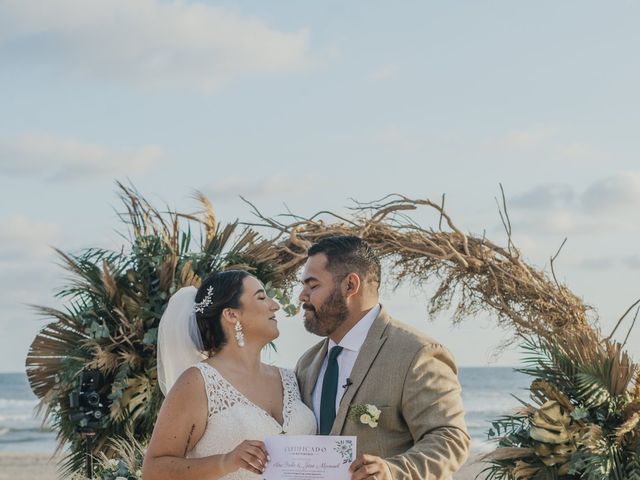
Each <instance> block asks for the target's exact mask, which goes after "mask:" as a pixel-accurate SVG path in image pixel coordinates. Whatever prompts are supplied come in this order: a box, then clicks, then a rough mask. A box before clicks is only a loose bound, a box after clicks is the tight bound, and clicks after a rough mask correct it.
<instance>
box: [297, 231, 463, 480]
mask: <svg viewBox="0 0 640 480" xmlns="http://www.w3.org/2000/svg"><path fill="white" fill-rule="evenodd" d="M302 282H303V285H304V288H303V290H302V293H301V294H300V300H301V301H302V302H303V309H304V324H305V327H306V329H307V330H308V331H310V332H311V333H315V334H316V335H320V336H322V337H326V338H325V339H324V340H323V341H321V342H320V343H318V344H317V345H315V346H314V347H312V348H311V349H309V350H308V351H307V352H306V353H305V354H304V355H303V356H302V357H301V358H300V360H299V361H298V365H297V366H296V374H297V376H298V382H299V384H300V389H301V392H302V398H303V401H304V402H305V403H306V404H307V405H308V406H309V407H310V408H312V409H313V411H314V413H315V415H316V419H317V420H318V427H319V433H320V434H322V435H329V434H330V435H355V436H357V437H358V457H357V458H356V460H355V462H354V463H353V464H352V465H351V469H350V470H351V472H352V479H353V480H361V479H374V478H375V479H376V480H387V479H402V480H417V479H429V480H436V479H450V478H451V475H452V474H453V473H454V472H455V471H456V470H458V469H459V468H460V466H461V465H462V464H463V463H464V461H465V460H466V458H467V455H468V448H469V435H468V434H467V431H466V426H465V422H464V410H463V407H462V401H461V398H460V384H459V383H458V379H457V376H456V366H455V363H454V360H453V358H452V356H451V354H450V353H449V352H448V351H447V350H446V349H445V348H444V347H443V346H442V345H441V344H439V343H438V342H436V341H435V340H433V339H431V338H429V337H427V336H426V335H423V334H421V333H420V332H418V331H416V330H413V329H412V328H411V327H409V326H407V325H405V324H403V323H400V322H398V321H396V320H394V319H393V318H391V316H390V315H389V314H388V313H387V312H386V311H385V309H384V308H383V307H382V306H381V305H380V304H379V303H378V289H379V286H380V261H379V260H378V258H377V257H376V255H375V253H374V251H373V249H372V248H371V247H370V246H369V244H368V243H367V242H365V241H364V240H362V239H360V238H358V237H353V236H336V237H330V238H325V239H323V240H321V241H320V242H319V243H317V244H315V245H313V246H312V247H311V248H310V249H309V251H308V258H307V262H306V264H305V267H304V272H303V274H302ZM366 405H373V406H374V407H376V408H377V409H378V410H379V411H380V415H379V419H378V422H377V424H376V422H375V421H373V420H374V418H372V419H370V418H367V417H363V418H362V419H361V418H360V414H361V413H362V409H363V408H366V407H365V406H366ZM356 410H360V411H358V412H357V413H356ZM370 410H371V409H370ZM372 413H373V414H375V413H376V411H375V409H373V412H372ZM374 417H375V415H374ZM362 420H365V421H367V422H368V423H363V421H362Z"/></svg>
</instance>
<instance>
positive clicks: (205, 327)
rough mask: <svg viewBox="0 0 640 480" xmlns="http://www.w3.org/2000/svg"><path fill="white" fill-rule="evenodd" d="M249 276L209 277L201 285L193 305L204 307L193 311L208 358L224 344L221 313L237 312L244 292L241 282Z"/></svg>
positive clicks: (221, 274)
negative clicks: (225, 311) (230, 310)
mask: <svg viewBox="0 0 640 480" xmlns="http://www.w3.org/2000/svg"><path fill="white" fill-rule="evenodd" d="M249 275H250V273H248V272H245V271H244V270H227V271H226V272H217V273H212V274H210V275H208V276H207V278H205V279H204V281H203V282H202V284H201V285H200V288H199V289H198V293H196V304H202V303H203V301H204V303H205V304H206V305H203V306H204V308H201V309H198V310H196V322H197V324H198V330H200V336H201V337H202V344H203V346H204V349H205V350H206V351H208V352H209V354H213V353H215V352H217V351H219V350H220V349H221V348H222V347H223V346H225V345H226V344H227V337H226V335H225V334H224V330H223V329H222V321H221V317H222V311H223V310H224V309H225V308H240V297H241V296H242V292H243V291H244V289H243V286H242V282H243V281H244V279H245V277H248V276H249ZM208 292H211V293H210V294H209V293H208ZM207 300H208V301H207Z"/></svg>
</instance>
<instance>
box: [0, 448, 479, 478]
mask: <svg viewBox="0 0 640 480" xmlns="http://www.w3.org/2000/svg"><path fill="white" fill-rule="evenodd" d="M477 458H478V456H477V455H475V456H472V457H471V458H470V459H469V461H468V462H467V463H466V465H465V466H464V467H462V469H461V470H460V471H459V472H458V473H457V474H456V475H455V476H454V478H455V480H473V479H474V478H475V476H476V475H477V474H478V472H479V471H480V470H482V465H481V464H480V463H479V462H477ZM56 461H57V459H56V458H55V457H54V458H51V456H50V455H46V454H36V453H15V454H12V453H1V454H0V480H33V479H38V480H56V479H57V478H58V477H57V476H56V466H57V465H56Z"/></svg>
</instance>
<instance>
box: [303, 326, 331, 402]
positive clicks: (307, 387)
mask: <svg viewBox="0 0 640 480" xmlns="http://www.w3.org/2000/svg"><path fill="white" fill-rule="evenodd" d="M328 345H329V339H327V338H325V339H324V342H323V343H322V345H321V346H320V348H319V349H318V352H317V353H316V355H315V356H314V357H313V360H312V361H311V364H310V365H309V368H308V369H307V372H306V374H305V383H304V391H303V392H302V401H303V402H304V403H305V405H307V406H308V407H309V408H311V409H312V410H313V398H312V395H313V388H314V387H315V386H316V382H317V380H318V374H320V369H321V368H322V362H323V361H324V357H326V356H327V347H328Z"/></svg>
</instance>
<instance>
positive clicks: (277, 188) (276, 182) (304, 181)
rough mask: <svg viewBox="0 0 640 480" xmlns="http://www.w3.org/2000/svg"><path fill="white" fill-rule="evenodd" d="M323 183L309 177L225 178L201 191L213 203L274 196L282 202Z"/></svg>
mask: <svg viewBox="0 0 640 480" xmlns="http://www.w3.org/2000/svg"><path fill="white" fill-rule="evenodd" d="M325 183H326V181H325V179H323V178H318V177H314V176H311V175H307V176H304V177H300V178H294V177H290V176H287V175H273V176H271V177H265V178H262V179H259V180H253V179H248V178H246V177H227V178H225V179H224V180H221V181H219V182H215V183H212V184H210V185H207V186H205V187H203V188H202V189H201V190H202V191H203V192H204V193H205V194H207V196H209V197H210V198H211V200H212V201H213V202H216V201H218V200H226V199H237V198H238V197H239V196H240V195H242V196H243V197H245V198H246V199H247V200H249V201H252V200H254V199H255V200H257V199H261V198H262V199H263V198H267V197H274V196H279V197H281V198H282V199H283V200H284V199H285V198H286V197H289V196H291V195H301V194H305V193H310V192H312V191H314V190H316V189H317V188H318V187H319V186H322V185H324V184H325Z"/></svg>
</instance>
